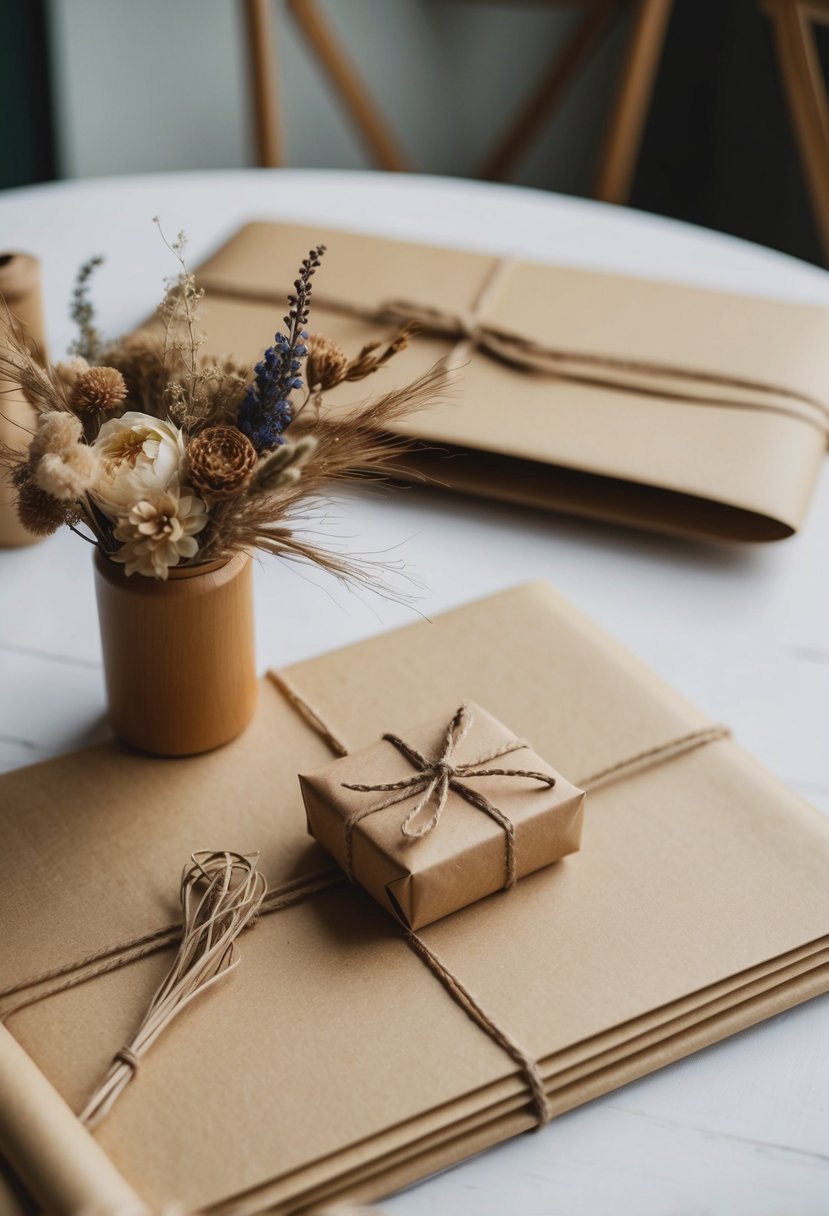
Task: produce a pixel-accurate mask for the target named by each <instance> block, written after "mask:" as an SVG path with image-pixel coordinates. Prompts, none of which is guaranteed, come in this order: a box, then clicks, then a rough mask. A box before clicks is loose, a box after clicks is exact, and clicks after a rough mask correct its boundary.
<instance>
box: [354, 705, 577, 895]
mask: <svg viewBox="0 0 829 1216" xmlns="http://www.w3.org/2000/svg"><path fill="white" fill-rule="evenodd" d="M472 722H473V718H472V714H471V713H470V712H469V707H468V706H467V705H466V704H465V703H464V704H463V705H461V706H459V708H458V709H457V710H456V712H455V715H454V717H453V718H452V720H451V722H450V723H449V725H448V727H447V728H446V734H445V735H444V739H443V746H442V749H441V752H440V755H439V756H437V757H436V758H435V759H434V760H427V758H426V757H425V756H423V755H421V753H420V752H419V751H418V750H417V748H414V747H412V746H411V744H409V743H406V742H405V740H403V739H401V738H399V737H398V736H397V735H393V734H385V735H383V738H384V739H385V740H386V741H387V742H388V743H391V744H392V745H393V746H394V747H396V748H397V750H398V751H399V752H400V754H401V755H402V756H405V758H406V759H407V760H408V761H409V763H410V764H411V766H412V768H414V769H415V770H416V771H415V772H414V773H413V774H412V775H411V777H404V778H402V780H400V781H386V782H381V783H378V784H375V785H364V784H362V783H359V784H358V783H352V782H346V781H344V782H342V787H343V789H346V790H358V791H360V792H361V793H378V792H381V791H386V790H388V791H391V796H390V797H389V798H384V799H383V800H382V801H381V802H377V803H374V804H373V805H372V806H367V807H358V808H357V809H356V810H354V811H352V812H351V813H350V814H349V815H348V816H347V818H346V821H345V869H346V873H347V874H348V877H349V878H350V879H351V880H352V882H353V881H354V865H353V856H354V846H353V835H354V828H355V827H356V826H357V824H358V823H359V822H360V821H361V820H362V819H365V818H366V816H368V815H374V814H376V812H377V811H384V810H385V809H386V808H387V807H390V806H394V805H395V804H396V803H398V802H403V801H404V800H405V799H406V798H411V797H412V795H414V794H420V795H421V797H420V798H419V799H418V801H417V802H416V803H415V805H414V806H413V807H412V809H411V810H410V811H409V813H408V815H407V816H406V818H405V819H404V820H403V822H402V824H401V825H400V832H401V834H402V835H403V836H406V837H408V838H409V839H410V840H417V839H419V838H420V837H422V836H428V835H429V833H430V832H433V831H434V830H435V828H436V827H437V826H438V824H439V823H440V819H441V816H442V815H443V811H444V808H445V806H446V801H447V798H448V797H449V791H450V790H453V791H454V793H456V794H459V795H460V796H461V798H464V799H465V800H466V801H467V802H469V803H471V805H472V806H474V807H476V808H477V809H478V810H479V811H483V813H484V814H485V815H488V816H489V817H490V819H494V820H495V822H496V823H497V824H498V825H499V826H500V827H501V828H502V829H503V832H504V840H505V846H506V876H505V879H504V887H505V888H509V887H512V886H514V885H515V877H516V875H515V825H514V824H513V823H512V821H511V820H510V819H508V818H507V816H506V815H505V814H504V812H503V811H501V810H499V809H498V807H497V806H493V805H492V803H491V802H490V801H489V799H488V798H485V797H484V795H483V794H481V793H480V792H479V791H478V790H474V789H472V788H471V787H470V786H468V785H466V784H464V782H463V781H462V780H461V778H464V777H526V778H527V779H528V780H531V781H540V782H541V783H542V785H546V786H548V787H549V788H552V787H553V786H554V785H555V783H556V779H555V777H552V776H550V774H549V773H537V772H534V771H532V770H531V769H525V768H484V767H482V766H483V765H488V764H489V763H490V761H492V760H497V759H498V758H499V757H500V756H508V755H509V754H510V753H511V752H517V751H520V750H521V748H523V747H529V744H528V743H527V741H526V739H511V740H509V742H507V743H504V744H501V745H500V746H499V747H497V748H495V749H494V750H493V751H491V752H488V753H487V754H486V755H484V756H479V757H478V758H477V759H476V760H470V761H467V762H466V763H465V764H455V763H454V762H453V760H452V757H453V755H454V754H455V750H456V748H457V747H458V746H459V745H460V744H461V743H462V741H463V740H464V739H465V738H466V736H467V734H468V733H469V728H470V727H471V725H472ZM430 805H431V807H432V813H431V815H430V816H429V818H428V819H427V820H426V822H425V823H422V824H419V825H418V824H417V823H416V821H417V819H418V817H419V816H420V814H421V812H422V811H425V810H426V809H427V808H428V807H429V806H430Z"/></svg>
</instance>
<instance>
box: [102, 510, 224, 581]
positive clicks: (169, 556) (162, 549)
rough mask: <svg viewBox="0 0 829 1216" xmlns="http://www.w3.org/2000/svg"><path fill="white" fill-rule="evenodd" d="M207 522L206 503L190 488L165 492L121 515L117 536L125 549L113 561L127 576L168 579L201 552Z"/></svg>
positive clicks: (115, 534) (115, 533) (115, 555)
mask: <svg viewBox="0 0 829 1216" xmlns="http://www.w3.org/2000/svg"><path fill="white" fill-rule="evenodd" d="M206 523H207V508H206V507H205V505H204V502H203V501H202V500H201V499H200V498H199V497H197V495H195V494H191V493H189V491H188V490H187V489H185V490H184V491H183V492H181V493H179V491H178V489H168V490H161V491H158V492H156V493H155V494H153V495H151V496H149V497H147V498H144V499H142V500H141V501H140V502H137V503H135V504H134V505H133V506H132V507H130V509H129V511H127V512H126V514H124V515H122V516H120V518H119V519H118V524H117V526H116V528H115V531H114V533H113V535H114V536H115V539H116V540H119V541H121V548H120V549H119V550H118V552H117V553H115V554H114V555H113V560H114V561H116V562H121V563H122V564H123V565H124V567H125V571H126V573H127V574H128V575H129V574H143V575H145V576H146V577H147V578H159V579H166V578H167V573H168V571H169V569H170V567H171V566H177V565H178V564H179V562H180V561H182V560H184V561H189V560H190V559H191V558H193V557H195V556H196V554H197V553H198V550H199V545H198V541H197V540H196V539H195V537H196V535H197V534H198V533H199V532H201V530H202V529H203V528H204V526H205V525H206Z"/></svg>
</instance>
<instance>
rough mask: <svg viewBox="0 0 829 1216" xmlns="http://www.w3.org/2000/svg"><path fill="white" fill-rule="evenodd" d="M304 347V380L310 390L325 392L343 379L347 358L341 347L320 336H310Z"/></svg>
mask: <svg viewBox="0 0 829 1216" xmlns="http://www.w3.org/2000/svg"><path fill="white" fill-rule="evenodd" d="M306 346H307V348H308V358H307V359H306V362H305V378H306V380H307V383H308V386H309V387H310V388H311V389H322V390H323V391H325V390H327V389H329V388H334V386H335V385H336V384H339V383H340V382H341V381H342V380H344V379H345V374H346V369H347V367H348V356H347V355H346V353H345V351H344V350H343V349H342V347H340V346H338V345H337V343H336V342H332V341H331V339H330V338H325V337H323V335H322V334H311V336H310V337H309V338H308V341H307V342H306Z"/></svg>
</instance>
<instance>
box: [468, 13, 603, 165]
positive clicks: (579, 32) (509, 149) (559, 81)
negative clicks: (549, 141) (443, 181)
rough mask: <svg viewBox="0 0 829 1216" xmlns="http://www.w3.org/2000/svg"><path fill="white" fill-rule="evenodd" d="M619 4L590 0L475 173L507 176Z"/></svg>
mask: <svg viewBox="0 0 829 1216" xmlns="http://www.w3.org/2000/svg"><path fill="white" fill-rule="evenodd" d="M619 8H620V4H619V0H593V3H591V4H590V5H589V7H588V8H587V11H586V12H585V13H584V14H583V16H582V17H581V19H580V20H579V22H578V24H577V25H576V28H575V30H574V31H573V33H572V35H571V36H570V38H569V39H568V41H567V42H566V43H565V44H564V46H563V47H561V48H560V49H557V50H556V53H555V55H554V56H553V59H552V61H551V62H550V64H549V65H548V67H547V71H546V72H545V73H544V76H543V78H542V80H541V83H540V84H539V85H538V87H537V88H536V90H535V91H534V92H533V93H532V94H531V95H530V97H529V98H528V100H527V101H526V103H525V104H524V106H523V108H522V109H521V111H520V113H519V115H518V118H517V119H516V121H515V122H514V123H513V125H512V126H511V127H510V129H509V131H507V133H506V134H505V135H504V136H503V137H502V138H501V139H500V140H499V142H498V144H497V145H496V147H495V148H494V149H493V151H492V152H490V153H489V155H488V156H487V158H486V160H485V161H484V162H483V164H482V165H481V166H480V168H479V170H478V173H477V176H478V177H481V178H483V179H484V180H485V181H504V180H505V179H506V178H507V177H508V176H509V174H510V172H511V171H512V169H513V168H514V167H515V165H516V164H517V163H518V161H519V160H520V159H521V157H522V156H523V155H524V153H525V152H526V149H527V146H528V145H529V143H530V142H531V140H532V139H533V136H534V135H535V134H536V132H537V131H538V128H539V127H540V125H541V123H542V121H543V120H544V119H545V118H549V117H550V116H551V115H552V114H554V113H555V111H556V109H557V108H558V105H559V103H560V102H561V101H562V99H563V97H564V95H565V94H566V92H567V90H568V89H569V88H570V86H571V84H572V83H573V81H574V80H575V78H576V76H577V75H578V73H579V71H580V70H581V68H582V66H583V64H584V63H585V62H586V61H587V59H588V58H589V57H590V55H591V54H592V53H593V52H594V51H595V50H596V48H597V47H598V45H599V43H600V42H601V40H602V38H603V37H604V35H605V34H606V33H607V30H608V29H609V27H610V23H611V20H612V18H613V17H614V15H615V14H616V13H617V12H618V11H619Z"/></svg>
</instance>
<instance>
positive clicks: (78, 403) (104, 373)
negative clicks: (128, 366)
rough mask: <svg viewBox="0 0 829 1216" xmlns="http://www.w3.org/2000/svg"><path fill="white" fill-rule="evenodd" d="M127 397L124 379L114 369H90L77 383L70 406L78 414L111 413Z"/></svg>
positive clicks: (82, 374)
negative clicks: (97, 411) (95, 411)
mask: <svg viewBox="0 0 829 1216" xmlns="http://www.w3.org/2000/svg"><path fill="white" fill-rule="evenodd" d="M126 395H127V386H126V383H125V382H124V377H123V376H122V375H121V373H120V372H119V371H118V370H117V369H116V368H114V367H90V369H89V371H88V372H82V373H81V375H80V376H78V378H77V380H76V381H75V387H74V388H73V389H72V396H71V398H70V402H69V404H70V405H71V407H72V409H73V410H75V412H76V413H78V414H86V413H89V412H90V411H92V410H103V411H104V412H105V413H108V414H109V413H111V412H112V411H113V410H116V409H117V408H118V406H119V405H120V404H121V402H122V401H123V400H124V398H125V397H126Z"/></svg>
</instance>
